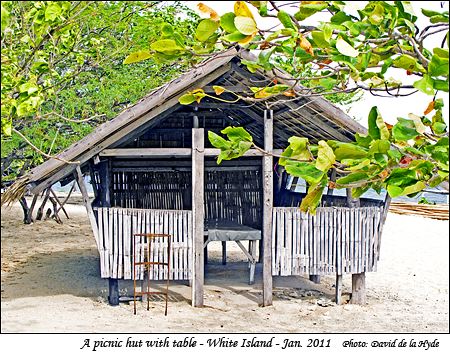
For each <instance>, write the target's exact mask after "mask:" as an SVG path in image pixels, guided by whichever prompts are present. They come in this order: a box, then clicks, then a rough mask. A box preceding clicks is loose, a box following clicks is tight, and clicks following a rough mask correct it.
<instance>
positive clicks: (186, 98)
mask: <svg viewBox="0 0 450 358" xmlns="http://www.w3.org/2000/svg"><path fill="white" fill-rule="evenodd" d="M195 100H196V98H195V96H194V95H193V94H191V93H186V94H184V95H182V96H181V97H180V98H179V99H178V102H180V104H184V105H187V104H191V103H193V102H195Z"/></svg>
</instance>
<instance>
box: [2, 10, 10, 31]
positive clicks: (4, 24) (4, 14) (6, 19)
mask: <svg viewBox="0 0 450 358" xmlns="http://www.w3.org/2000/svg"><path fill="white" fill-rule="evenodd" d="M1 11H2V13H1V15H2V16H1V18H2V20H1V21H2V33H3V32H4V31H5V29H6V28H7V27H8V24H9V12H8V10H6V9H5V8H4V7H3V6H2V9H1Z"/></svg>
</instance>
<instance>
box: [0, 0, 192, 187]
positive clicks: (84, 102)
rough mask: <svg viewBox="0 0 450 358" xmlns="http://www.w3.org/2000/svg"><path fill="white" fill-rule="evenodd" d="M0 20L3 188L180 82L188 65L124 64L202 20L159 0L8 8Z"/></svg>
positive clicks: (5, 6)
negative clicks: (165, 34)
mask: <svg viewBox="0 0 450 358" xmlns="http://www.w3.org/2000/svg"><path fill="white" fill-rule="evenodd" d="M1 14H2V22H1V39H2V43H1V51H2V60H1V61H2V62H1V68H2V71H1V76H2V77H1V81H2V89H1V118H2V153H1V156H2V185H4V184H7V183H9V182H11V181H12V180H14V179H15V178H16V177H17V176H18V175H19V174H20V173H21V172H25V171H26V170H28V169H29V168H31V167H34V166H36V165H38V164H40V163H42V162H43V161H44V160H45V159H46V158H48V157H50V156H52V155H54V154H55V153H58V152H59V151H61V150H63V149H65V148H66V147H68V146H69V145H70V144H72V143H73V142H75V141H77V140H79V139H80V138H82V137H83V136H85V135H86V134H87V133H89V132H90V131H91V130H92V129H93V128H94V127H95V126H96V125H98V124H99V123H101V122H104V121H106V120H108V119H111V118H113V117H115V116H116V114H117V113H118V112H120V111H121V110H123V109H124V108H125V107H126V106H128V105H129V104H132V103H134V102H136V101H137V100H138V99H140V98H142V97H143V96H144V95H145V94H147V93H148V92H149V90H150V89H152V88H154V87H157V86H159V85H161V84H162V83H164V82H167V81H168V80H170V79H172V78H173V77H175V76H176V75H178V74H179V73H180V72H181V71H182V70H183V69H184V68H185V65H184V64H180V65H177V64H175V65H174V64H171V63H170V62H162V61H161V60H159V59H156V58H155V59H153V60H152V61H147V62H145V63H141V64H138V65H136V66H133V67H132V68H131V67H129V66H125V65H124V64H123V59H124V57H126V55H127V54H128V53H129V52H130V51H135V50H137V49H139V48H142V47H145V46H148V44H149V42H153V41H156V40H157V39H159V38H160V36H161V26H162V25H163V24H168V25H170V26H173V27H174V28H176V29H177V31H178V32H179V34H180V36H187V34H188V33H190V32H192V31H194V30H195V25H196V23H195V21H197V19H198V16H197V15H196V14H195V13H193V12H192V11H191V10H189V9H188V8H187V7H185V6H184V5H182V4H181V3H180V2H174V3H171V4H166V3H160V2H156V1H115V2H109V1H90V2H84V1H29V2H19V1H8V2H2V5H1Z"/></svg>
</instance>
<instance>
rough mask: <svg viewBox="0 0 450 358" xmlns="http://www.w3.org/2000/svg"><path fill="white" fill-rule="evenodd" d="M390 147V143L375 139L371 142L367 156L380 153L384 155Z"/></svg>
mask: <svg viewBox="0 0 450 358" xmlns="http://www.w3.org/2000/svg"><path fill="white" fill-rule="evenodd" d="M390 147H391V142H389V141H388V140H386V139H377V140H374V141H373V142H372V144H371V145H370V149H369V154H375V153H381V154H386V153H387V152H388V150H389V149H390Z"/></svg>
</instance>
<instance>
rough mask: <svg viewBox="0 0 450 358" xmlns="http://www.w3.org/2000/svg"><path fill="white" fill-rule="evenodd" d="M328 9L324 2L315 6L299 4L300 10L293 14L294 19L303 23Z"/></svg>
mask: <svg viewBox="0 0 450 358" xmlns="http://www.w3.org/2000/svg"><path fill="white" fill-rule="evenodd" d="M327 7H328V4H327V2H326V1H319V2H317V3H315V4H304V3H300V9H299V11H298V12H296V13H295V15H294V17H295V18H296V19H297V20H298V21H303V20H305V19H307V18H308V17H310V16H312V15H314V14H315V13H316V12H319V11H322V10H324V9H326V8H327Z"/></svg>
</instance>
